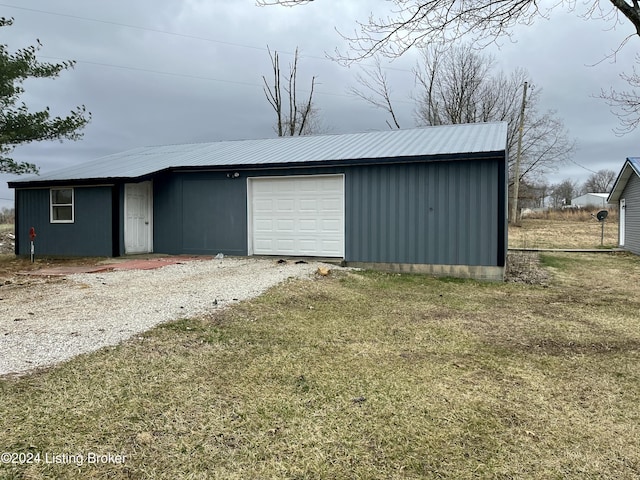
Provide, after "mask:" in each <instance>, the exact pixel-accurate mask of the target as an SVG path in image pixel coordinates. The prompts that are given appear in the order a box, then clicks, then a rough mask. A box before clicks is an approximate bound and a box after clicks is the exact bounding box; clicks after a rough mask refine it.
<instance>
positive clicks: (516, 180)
mask: <svg viewBox="0 0 640 480" xmlns="http://www.w3.org/2000/svg"><path fill="white" fill-rule="evenodd" d="M527 85H528V83H527V82H524V92H523V93H522V108H521V109H520V127H519V129H518V152H517V153H516V169H515V172H514V175H513V203H512V210H511V223H512V224H513V225H517V224H518V190H520V155H521V154H522V133H523V131H524V109H525V107H526V103H527Z"/></svg>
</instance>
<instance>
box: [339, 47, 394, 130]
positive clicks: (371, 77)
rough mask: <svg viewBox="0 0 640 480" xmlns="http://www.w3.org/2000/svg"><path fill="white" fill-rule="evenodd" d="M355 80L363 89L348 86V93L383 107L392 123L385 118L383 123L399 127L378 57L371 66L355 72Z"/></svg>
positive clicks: (375, 105)
mask: <svg viewBox="0 0 640 480" xmlns="http://www.w3.org/2000/svg"><path fill="white" fill-rule="evenodd" d="M356 81H357V82H358V83H359V84H360V85H361V86H362V88H363V89H364V90H363V89H359V88H357V87H350V88H349V93H351V94H352V95H355V96H357V97H360V98H361V99H363V100H364V101H366V102H367V103H370V104H371V105H373V106H374V107H376V108H381V109H383V110H384V111H386V112H387V113H388V114H389V115H391V120H392V121H393V125H391V124H390V123H389V121H387V120H385V123H386V124H387V125H388V126H389V128H391V129H394V128H400V123H399V122H398V118H397V117H396V113H395V111H394V109H393V104H392V102H391V88H390V86H389V81H388V79H387V75H386V74H385V73H384V72H383V71H382V66H381V64H380V59H379V58H378V57H376V58H375V64H374V66H373V67H371V68H367V67H363V68H362V72H359V73H357V74H356Z"/></svg>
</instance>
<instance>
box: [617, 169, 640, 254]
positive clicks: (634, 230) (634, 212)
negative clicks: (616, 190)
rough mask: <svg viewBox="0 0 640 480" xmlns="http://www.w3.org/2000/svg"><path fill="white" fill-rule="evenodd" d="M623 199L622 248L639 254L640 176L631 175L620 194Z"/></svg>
mask: <svg viewBox="0 0 640 480" xmlns="http://www.w3.org/2000/svg"><path fill="white" fill-rule="evenodd" d="M620 199H624V200H625V204H626V205H625V236H624V237H625V242H624V248H625V249H627V250H629V251H630V252H633V253H635V254H636V255H640V178H639V177H638V175H635V174H634V175H632V176H631V178H629V181H628V182H627V185H626V187H625V188H624V190H623V191H622V195H620Z"/></svg>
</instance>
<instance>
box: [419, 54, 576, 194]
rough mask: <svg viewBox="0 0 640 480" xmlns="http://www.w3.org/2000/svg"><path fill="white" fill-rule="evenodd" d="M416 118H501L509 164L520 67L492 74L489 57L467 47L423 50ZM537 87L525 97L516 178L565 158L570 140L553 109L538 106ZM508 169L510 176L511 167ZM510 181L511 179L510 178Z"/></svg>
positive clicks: (437, 121) (522, 74)
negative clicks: (545, 109)
mask: <svg viewBox="0 0 640 480" xmlns="http://www.w3.org/2000/svg"><path fill="white" fill-rule="evenodd" d="M415 75H416V83H417V85H418V87H419V92H418V93H417V95H416V100H417V108H416V111H415V113H416V118H417V122H418V123H419V124H422V125H443V124H454V123H473V122H495V121H504V122H507V125H508V134H507V149H508V151H509V154H510V155H509V158H510V167H512V166H513V163H514V162H515V159H516V148H517V140H518V130H519V126H520V109H521V102H522V87H523V84H524V82H525V81H529V83H530V79H529V78H528V74H527V73H526V71H524V70H516V71H514V72H513V73H511V75H509V76H507V75H505V74H504V73H503V72H498V73H494V61H493V58H492V57H491V56H489V55H484V54H482V53H481V52H479V51H477V50H474V49H473V48H471V47H470V46H468V45H467V46H458V47H450V48H449V49H447V50H444V51H443V50H438V49H437V48H435V47H430V48H425V49H424V50H423V57H422V60H421V62H420V63H419V64H418V65H417V66H416V68H415ZM540 95H541V91H540V90H539V89H538V90H533V91H532V93H530V94H529V96H528V98H527V108H526V110H525V117H524V129H523V140H522V152H521V161H520V175H519V177H520V178H519V179H520V180H524V179H526V178H528V177H533V176H539V175H542V174H544V173H546V172H548V171H550V170H554V169H555V168H556V167H557V166H558V165H560V164H561V163H562V162H564V161H565V160H567V159H568V158H569V156H570V154H571V153H572V152H573V148H574V143H573V142H572V141H571V140H569V137H568V133H567V131H566V128H565V127H564V123H563V122H562V120H561V119H560V118H558V117H557V115H556V113H555V112H554V111H547V112H543V113H541V112H540V111H539V110H538V103H539V100H540ZM510 173H512V174H513V172H512V169H511V168H510ZM510 180H511V183H513V181H514V180H515V179H514V178H513V175H512V176H511V179H510Z"/></svg>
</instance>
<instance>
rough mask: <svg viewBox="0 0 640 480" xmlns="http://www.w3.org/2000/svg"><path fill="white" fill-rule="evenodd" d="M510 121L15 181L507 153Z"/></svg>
mask: <svg viewBox="0 0 640 480" xmlns="http://www.w3.org/2000/svg"><path fill="white" fill-rule="evenodd" d="M506 139H507V124H506V123H504V122H499V123H476V124H462V125H443V126H437V127H422V128H415V129H408V130H388V131H382V132H367V133H353V134H340V135H316V136H302V137H280V138H270V139H261V140H236V141H223V142H214V143H199V144H186V145H167V146H157V147H141V148H135V149H133V150H128V151H125V152H122V153H116V154H113V155H108V156H106V157H102V158H99V159H97V160H94V161H91V162H87V163H83V164H80V165H75V166H73V167H68V168H65V169H61V170H57V171H54V172H51V173H48V174H43V175H35V176H30V177H27V178H24V179H21V180H20V181H15V182H11V186H20V185H24V184H27V183H30V182H43V181H64V180H81V179H109V178H132V179H133V178H137V177H141V176H144V175H149V174H152V173H154V172H158V171H160V170H165V169H171V168H181V167H185V168H186V167H226V166H228V167H234V166H254V165H255V166H265V167H266V166H269V165H276V164H277V165H281V164H304V163H315V162H320V163H321V162H341V161H344V162H347V161H352V160H365V159H369V160H375V159H380V158H394V157H398V158H403V157H404V158H406V157H417V156H431V155H446V154H456V153H480V152H501V151H505V149H506V141H507V140H506Z"/></svg>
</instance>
